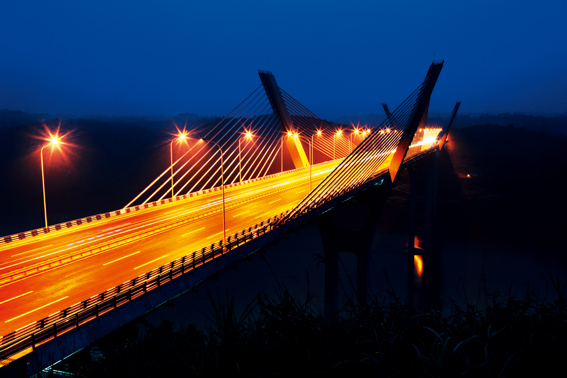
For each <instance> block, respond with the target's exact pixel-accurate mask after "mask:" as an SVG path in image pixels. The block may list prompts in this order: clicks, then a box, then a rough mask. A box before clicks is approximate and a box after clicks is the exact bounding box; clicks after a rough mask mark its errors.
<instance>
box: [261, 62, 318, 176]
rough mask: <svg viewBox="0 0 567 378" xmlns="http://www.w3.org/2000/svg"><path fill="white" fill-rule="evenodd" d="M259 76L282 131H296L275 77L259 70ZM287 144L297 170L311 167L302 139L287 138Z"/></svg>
mask: <svg viewBox="0 0 567 378" xmlns="http://www.w3.org/2000/svg"><path fill="white" fill-rule="evenodd" d="M258 75H260V80H262V84H263V85H264V90H265V91H266V94H267V96H268V99H269V100H270V105H271V106H272V110H273V112H274V115H275V116H276V118H277V120H278V122H279V123H280V126H281V128H282V130H283V131H285V132H289V131H292V132H294V131H296V129H295V128H294V125H293V121H292V119H291V116H290V115H289V112H288V111H287V107H286V105H285V101H284V99H283V97H282V94H281V92H280V88H279V87H278V83H277V82H276V78H275V77H274V75H273V74H272V73H271V72H270V71H260V70H258ZM285 144H286V146H287V149H288V151H289V154H290V155H291V159H292V161H293V165H294V166H295V168H306V167H308V166H309V159H308V158H307V154H305V150H304V149H303V145H302V144H301V140H300V138H285Z"/></svg>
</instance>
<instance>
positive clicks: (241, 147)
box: [125, 85, 361, 207]
mask: <svg viewBox="0 0 567 378" xmlns="http://www.w3.org/2000/svg"><path fill="white" fill-rule="evenodd" d="M280 91H281V93H282V96H283V98H284V101H285V103H286V106H287V107H288V109H289V112H290V116H291V117H292V120H293V123H294V126H293V129H290V130H286V131H284V129H283V126H282V125H281V123H280V121H279V119H278V117H276V116H275V115H274V113H273V110H272V107H271V105H270V101H269V99H268V97H267V95H266V93H265V92H264V91H263V90H262V85H260V86H258V87H257V88H256V89H255V90H254V91H253V92H252V93H251V94H250V95H249V96H247V97H246V98H245V99H244V101H242V102H241V103H240V104H239V105H238V106H237V107H236V108H235V109H234V110H233V111H232V112H230V114H228V115H227V116H226V117H224V118H223V119H222V120H221V121H220V122H219V123H217V124H216V125H214V126H212V127H209V128H208V129H207V130H206V132H205V135H203V136H202V137H201V138H197V137H192V136H191V135H186V134H183V135H180V136H183V141H181V142H182V143H185V144H186V145H187V150H186V151H185V152H184V153H183V154H182V156H180V157H179V158H177V159H176V160H175V161H174V162H173V161H172V164H171V166H170V167H168V168H167V169H166V170H164V171H163V172H162V173H161V174H160V175H159V176H158V177H157V178H156V179H155V180H154V181H153V182H152V183H150V185H148V186H147V187H146V188H145V189H144V190H143V191H142V192H141V193H140V194H138V195H137V196H136V197H135V198H134V199H133V200H132V201H130V203H128V204H127V205H126V206H125V207H128V206H130V205H132V204H134V203H135V202H137V204H139V205H143V204H145V203H148V202H152V201H161V200H162V199H164V198H167V197H169V196H171V197H178V196H182V195H185V194H188V193H193V192H196V191H200V190H203V189H208V188H212V187H218V186H220V185H221V183H222V181H223V179H224V185H231V184H234V183H237V182H241V181H246V180H250V179H255V178H260V177H264V176H266V175H267V174H269V173H275V172H279V171H280V170H283V156H284V143H283V142H284V140H285V138H300V140H301V142H302V145H303V147H304V148H305V149H306V150H307V149H309V150H310V151H311V154H310V155H311V156H310V163H311V164H313V150H317V151H319V153H320V155H319V160H320V161H325V160H329V159H334V158H337V159H338V158H344V157H345V156H347V155H348V153H349V151H350V150H351V149H352V145H351V142H353V139H352V136H351V138H350V139H349V138H348V137H347V136H345V135H341V132H340V131H339V133H337V130H338V128H339V127H340V125H335V124H331V123H329V122H327V121H324V120H322V119H320V118H319V117H317V116H316V115H314V114H313V113H312V112H311V111H309V110H308V109H307V108H305V107H304V106H303V105H302V104H300V103H299V102H298V101H297V100H295V99H294V98H293V97H291V96H290V95H289V94H288V93H287V92H285V91H283V90H282V89H281V88H280ZM314 135H316V136H317V138H316V139H314V138H313V136H314ZM360 139H361V138H360V137H359V140H358V141H360ZM356 141H357V140H356V138H355V140H354V142H356ZM221 154H222V159H221ZM278 155H279V156H280V160H281V163H280V164H274V162H275V161H276V158H277V157H278ZM172 156H173V155H172ZM221 160H222V161H223V162H224V166H223V167H221Z"/></svg>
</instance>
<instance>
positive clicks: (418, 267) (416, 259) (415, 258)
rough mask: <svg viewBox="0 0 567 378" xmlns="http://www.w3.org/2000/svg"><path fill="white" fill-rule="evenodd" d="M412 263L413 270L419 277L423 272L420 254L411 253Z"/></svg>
mask: <svg viewBox="0 0 567 378" xmlns="http://www.w3.org/2000/svg"><path fill="white" fill-rule="evenodd" d="M413 264H414V266H415V271H416V273H417V276H418V277H419V278H421V275H422V274H423V259H422V257H421V256H420V255H413Z"/></svg>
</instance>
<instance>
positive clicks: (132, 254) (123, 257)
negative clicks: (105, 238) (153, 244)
mask: <svg viewBox="0 0 567 378" xmlns="http://www.w3.org/2000/svg"><path fill="white" fill-rule="evenodd" d="M138 253H140V251H138V252H134V253H131V254H129V255H126V256H122V257H121V258H119V259H116V260H112V261H109V262H107V263H104V264H102V265H108V264H112V263H115V262H117V261H120V260H122V259H125V258H126V257H130V256H134V255H137V254H138Z"/></svg>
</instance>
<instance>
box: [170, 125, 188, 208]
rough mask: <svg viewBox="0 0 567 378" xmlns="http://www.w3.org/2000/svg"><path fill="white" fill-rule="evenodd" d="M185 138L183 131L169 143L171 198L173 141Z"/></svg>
mask: <svg viewBox="0 0 567 378" xmlns="http://www.w3.org/2000/svg"><path fill="white" fill-rule="evenodd" d="M186 138H187V134H186V133H185V132H182V133H179V134H178V135H177V138H174V139H173V140H172V141H171V143H170V144H169V155H170V157H171V166H170V169H171V198H172V199H173V196H174V195H173V142H175V141H176V140H177V141H180V142H181V141H184V140H185V139H186Z"/></svg>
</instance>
